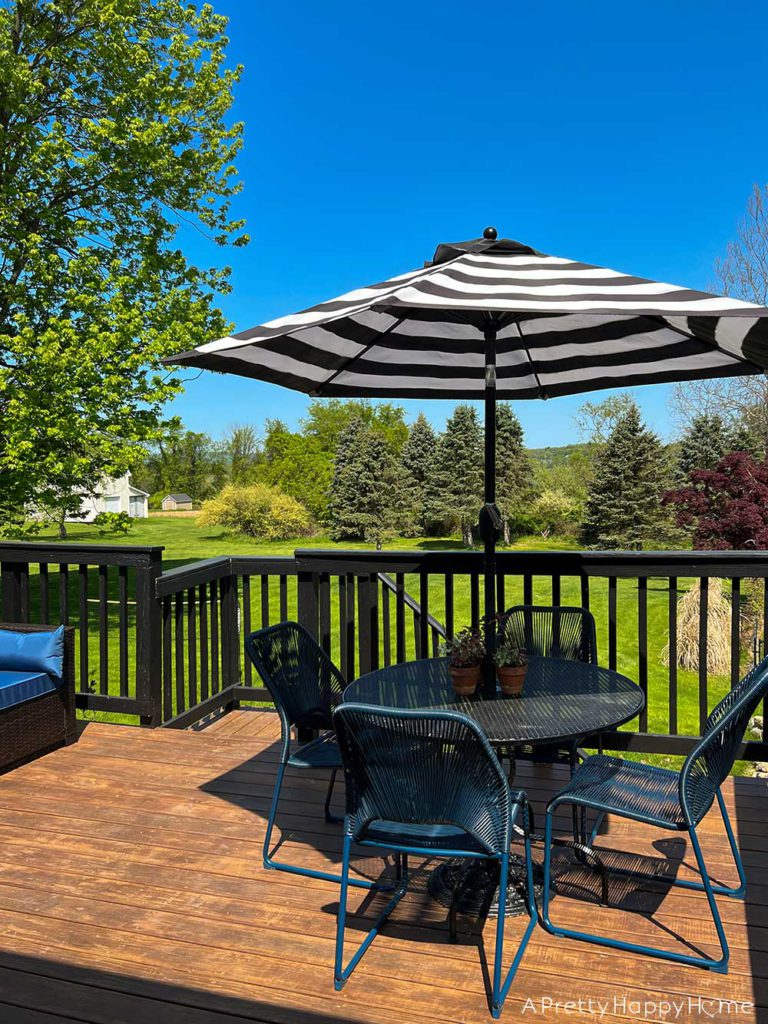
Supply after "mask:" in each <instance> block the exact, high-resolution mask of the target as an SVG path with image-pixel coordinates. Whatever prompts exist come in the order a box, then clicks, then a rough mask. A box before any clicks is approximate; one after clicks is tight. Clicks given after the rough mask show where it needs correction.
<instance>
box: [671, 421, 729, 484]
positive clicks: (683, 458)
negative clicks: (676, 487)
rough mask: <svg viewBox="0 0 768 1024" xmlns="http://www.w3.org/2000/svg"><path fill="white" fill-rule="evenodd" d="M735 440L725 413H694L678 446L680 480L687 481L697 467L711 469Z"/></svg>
mask: <svg viewBox="0 0 768 1024" xmlns="http://www.w3.org/2000/svg"><path fill="white" fill-rule="evenodd" d="M732 441H733V439H732V437H731V434H730V431H729V430H728V429H727V427H726V425H725V421H724V420H723V417H722V416H719V415H718V414H717V413H710V414H698V415H696V416H694V417H693V419H692V420H691V424H690V426H689V427H688V429H687V430H686V432H685V433H684V434H683V437H682V438H681V440H680V445H679V447H678V453H677V472H678V477H679V479H680V480H681V481H682V482H684V483H687V482H688V481H689V480H690V477H691V473H692V472H693V471H694V470H696V469H712V468H713V467H714V466H716V465H717V463H718V462H719V461H720V459H721V458H722V457H723V455H725V453H726V452H727V451H730V450H731V446H732Z"/></svg>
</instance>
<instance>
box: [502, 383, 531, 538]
mask: <svg viewBox="0 0 768 1024" xmlns="http://www.w3.org/2000/svg"><path fill="white" fill-rule="evenodd" d="M532 485H533V470H532V469H531V463H530V460H529V459H528V453H527V452H526V450H525V447H524V445H523V428H522V425H521V423H520V420H519V419H518V418H517V416H516V415H515V413H514V412H513V410H512V407H511V406H510V405H509V404H508V403H506V402H500V403H499V404H498V405H497V406H496V503H497V504H498V506H499V511H500V512H501V514H502V517H503V519H504V542H505V543H506V544H509V542H510V540H511V532H512V529H513V528H516V526H517V525H518V524H519V522H520V521H521V519H522V518H523V517H524V516H525V515H526V514H527V511H528V509H529V507H530V502H531V498H532Z"/></svg>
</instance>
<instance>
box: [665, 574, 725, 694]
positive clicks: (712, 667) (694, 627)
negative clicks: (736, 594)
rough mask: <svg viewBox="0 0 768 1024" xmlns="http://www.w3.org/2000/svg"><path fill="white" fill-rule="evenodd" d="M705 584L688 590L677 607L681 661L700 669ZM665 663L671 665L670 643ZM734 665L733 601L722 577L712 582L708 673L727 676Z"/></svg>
mask: <svg viewBox="0 0 768 1024" xmlns="http://www.w3.org/2000/svg"><path fill="white" fill-rule="evenodd" d="M700 607H701V584H700V583H696V584H694V586H692V587H691V588H690V590H688V591H687V592H686V593H685V594H684V595H683V597H682V598H681V600H680V601H679V603H678V606H677V664H678V665H679V666H680V667H681V668H685V669H688V670H689V671H691V672H696V671H698V669H699V617H700V612H699V610H700ZM661 661H662V664H663V665H669V643H667V644H666V646H665V647H664V649H663V650H662V652H661ZM730 665H731V603H730V601H728V600H727V598H726V597H725V594H724V593H723V584H722V581H721V580H718V579H712V580H710V581H709V594H708V606H707V672H708V674H709V675H713V676H722V675H726V674H727V673H728V671H729V670H730Z"/></svg>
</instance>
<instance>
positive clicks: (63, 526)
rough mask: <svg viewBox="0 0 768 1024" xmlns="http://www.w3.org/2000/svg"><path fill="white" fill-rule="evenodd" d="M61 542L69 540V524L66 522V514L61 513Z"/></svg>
mask: <svg viewBox="0 0 768 1024" xmlns="http://www.w3.org/2000/svg"><path fill="white" fill-rule="evenodd" d="M58 530H59V540H66V539H67V524H66V522H65V521H64V513H63V512H62V513H61V517H60V519H59V522H58Z"/></svg>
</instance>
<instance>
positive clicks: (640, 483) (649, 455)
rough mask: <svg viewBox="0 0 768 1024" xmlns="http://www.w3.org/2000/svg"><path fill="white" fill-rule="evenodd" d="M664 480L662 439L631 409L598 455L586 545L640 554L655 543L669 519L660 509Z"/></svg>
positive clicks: (586, 519) (587, 511)
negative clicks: (644, 547)
mask: <svg viewBox="0 0 768 1024" xmlns="http://www.w3.org/2000/svg"><path fill="white" fill-rule="evenodd" d="M666 477H667V466H666V460H665V457H664V449H663V446H662V444H661V441H660V440H659V438H658V437H657V436H656V434H654V433H653V431H651V430H649V429H648V428H647V427H646V426H645V425H644V424H643V422H642V419H641V417H640V410H639V409H638V408H637V406H636V405H633V406H632V408H630V409H629V410H628V412H626V413H625V414H624V415H623V416H622V417H621V419H620V420H619V421H618V422H617V424H616V426H615V427H614V429H613V431H612V432H611V435H610V437H609V438H608V440H607V442H606V444H605V446H604V447H603V449H602V450H601V452H600V453H599V455H598V456H597V460H596V463H595V472H594V478H593V480H592V484H591V486H590V490H589V497H588V499H587V505H586V509H585V513H584V524H583V539H584V541H585V543H587V544H590V545H594V546H597V547H602V548H624V549H629V550H639V549H641V548H642V547H643V544H644V543H647V542H648V541H649V540H651V539H654V540H655V539H656V537H657V534H658V531H659V530H660V529H661V528H662V527H663V525H664V524H665V522H666V519H667V516H666V512H665V510H664V509H663V508H662V505H661V492H662V491H663V490H664V487H665V481H666Z"/></svg>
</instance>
